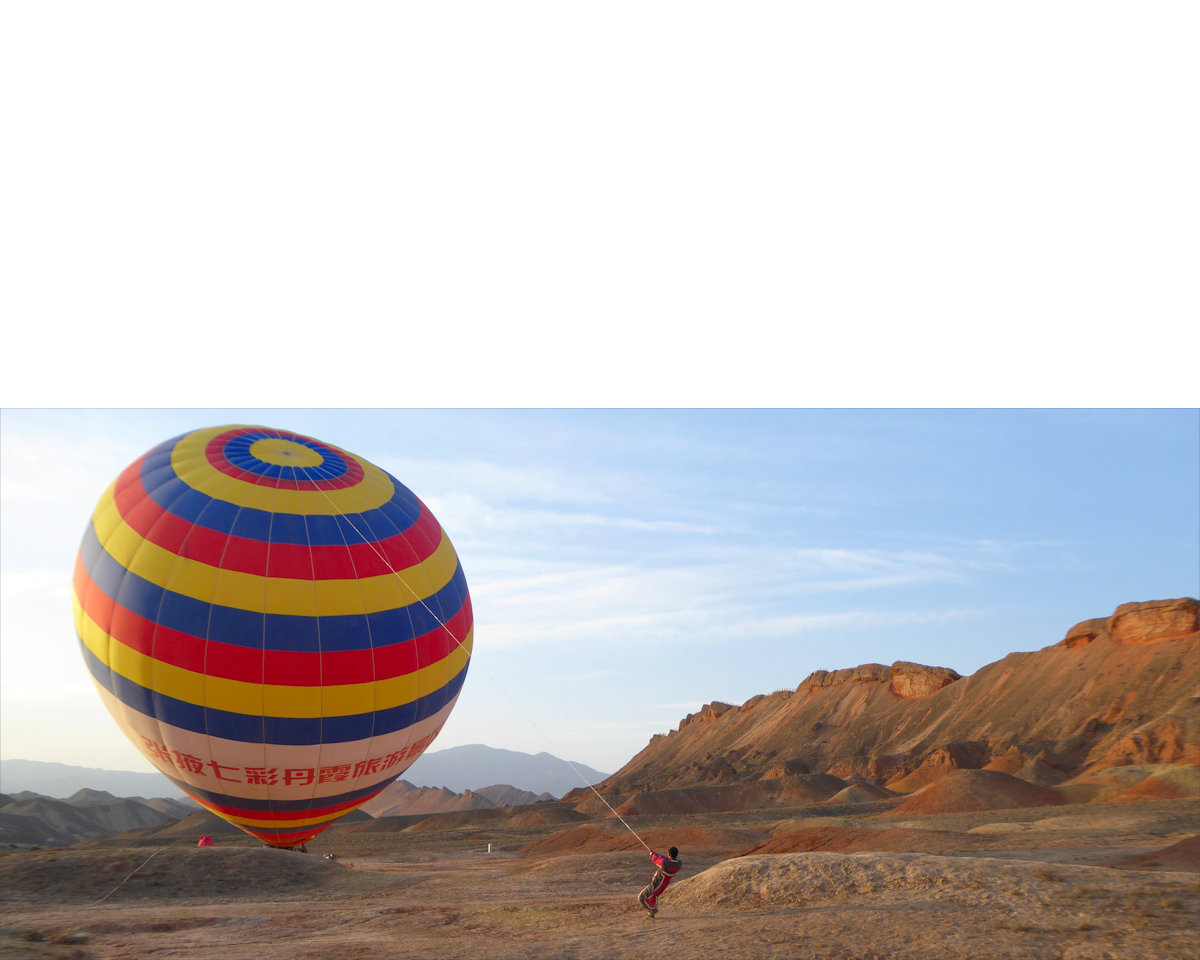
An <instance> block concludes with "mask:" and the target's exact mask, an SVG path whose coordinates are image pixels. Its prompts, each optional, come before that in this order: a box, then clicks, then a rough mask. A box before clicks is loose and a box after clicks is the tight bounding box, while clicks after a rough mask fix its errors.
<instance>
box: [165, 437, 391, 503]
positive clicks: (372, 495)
mask: <svg viewBox="0 0 1200 960" xmlns="http://www.w3.org/2000/svg"><path fill="white" fill-rule="evenodd" d="M237 429H240V428H238V427H230V426H225V427H209V428H208V429H206V430H196V431H195V432H193V433H189V434H188V435H187V436H185V437H183V438H182V439H181V440H180V441H179V442H178V443H177V444H176V445H175V447H174V449H172V451H171V466H172V468H173V469H174V470H175V473H176V475H178V476H179V478H180V479H181V480H183V481H184V482H185V483H187V484H189V485H190V486H193V487H198V488H201V489H203V490H204V491H205V492H206V493H208V494H210V495H211V496H214V497H217V498H219V499H221V500H224V501H226V502H227V503H232V504H233V505H234V506H238V507H250V508H252V509H255V510H266V511H269V512H278V511H279V509H280V508H279V500H278V498H277V496H276V494H277V493H284V492H287V493H293V494H295V495H296V500H295V501H294V512H296V513H300V514H306V515H310V516H317V515H320V516H338V515H342V514H355V513H364V512H366V511H368V510H375V509H378V508H379V507H381V506H383V505H384V504H385V503H387V502H388V501H389V500H390V499H391V498H392V495H393V494H394V493H395V487H394V486H393V485H392V481H391V479H389V477H388V475H387V474H386V473H384V472H383V471H382V470H380V469H379V468H378V467H377V466H375V465H374V464H372V463H370V462H369V461H366V460H360V459H359V458H357V457H354V456H351V455H350V454H348V453H346V451H345V450H342V449H341V448H340V447H335V446H334V445H333V444H331V443H330V444H325V446H327V447H329V448H330V449H331V450H335V451H336V452H337V453H338V455H339V456H341V457H343V458H344V459H346V460H347V461H348V462H349V461H353V462H356V463H357V464H358V465H359V466H360V467H362V470H363V478H362V480H361V481H359V482H358V483H357V484H355V485H354V486H351V487H338V488H335V489H330V490H288V491H284V490H277V489H276V488H275V487H272V486H269V485H265V484H256V483H244V482H242V481H239V480H236V479H234V478H233V477H230V476H229V475H228V474H225V473H222V472H221V471H220V470H218V469H217V468H216V467H214V466H213V465H212V464H211V463H209V462H208V457H207V454H206V453H205V448H206V447H207V446H208V443H209V441H210V440H212V439H213V438H214V437H218V436H220V435H221V434H223V433H227V432H228V431H230V430H237ZM228 481H232V483H228ZM215 482H219V484H220V486H219V488H216V487H214V486H213V484H214V483H215ZM217 489H220V491H221V492H220V493H217V492H216V490H217ZM289 509H293V505H292V504H289Z"/></svg>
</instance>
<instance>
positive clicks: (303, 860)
mask: <svg viewBox="0 0 1200 960" xmlns="http://www.w3.org/2000/svg"><path fill="white" fill-rule="evenodd" d="M881 812H882V809H881V807H880V806H879V805H878V804H858V805H844V806H841V807H830V806H828V805H824V806H823V807H821V808H820V809H819V810H814V808H812V807H809V808H797V809H794V810H783V809H778V810H771V811H758V812H754V813H741V814H726V815H717V814H707V815H698V814H697V815H688V816H679V817H668V816H661V815H660V816H654V817H642V818H633V819H632V820H631V821H630V822H631V824H632V826H633V827H634V829H636V830H637V831H638V833H639V834H641V835H642V836H643V837H644V838H645V839H646V840H647V842H649V843H650V844H651V845H652V846H654V847H656V848H661V847H665V846H668V845H670V844H672V843H674V844H676V845H677V846H679V847H680V849H681V857H682V859H683V860H684V871H683V873H682V874H681V879H680V880H678V881H677V882H676V883H675V884H674V885H673V886H672V888H671V890H670V891H669V893H668V894H667V895H666V896H665V897H664V898H663V900H662V903H661V910H660V912H659V914H658V917H657V918H656V919H650V918H649V917H648V916H647V915H646V914H645V913H644V912H643V911H642V910H640V908H639V907H638V906H637V904H636V895H637V892H638V890H639V889H640V888H641V887H642V886H643V885H644V884H645V883H646V882H647V880H648V879H649V877H650V873H651V871H652V868H651V866H650V864H649V862H648V858H647V855H646V852H645V850H644V849H643V848H642V847H641V846H640V844H639V842H638V841H637V839H635V838H634V837H633V836H632V835H631V834H630V833H629V832H627V831H626V830H625V829H624V828H623V827H621V825H620V824H619V823H613V822H598V821H597V822H593V823H590V824H584V825H582V826H575V825H566V826H564V824H563V823H561V822H550V821H552V820H553V818H551V817H547V818H546V820H547V822H546V823H544V824H540V825H539V824H538V823H537V822H536V821H537V817H529V816H525V817H523V819H522V820H520V821H519V822H517V823H513V822H512V821H509V822H508V823H495V822H487V823H477V824H474V825H472V824H471V823H470V822H469V821H467V822H462V821H460V822H458V823H457V824H456V826H455V827H454V828H453V829H447V830H445V831H443V832H441V833H439V832H437V831H434V830H431V829H430V827H429V822H428V821H427V822H426V824H425V825H424V828H423V829H422V830H420V831H413V830H409V831H400V832H396V833H378V832H375V833H368V832H355V831H352V830H350V829H341V828H335V829H333V830H331V831H327V832H326V833H325V834H323V835H322V836H321V837H319V838H317V840H316V841H314V842H313V843H312V844H311V845H310V853H309V854H307V855H306V854H300V853H292V852H286V851H276V850H268V849H264V848H262V847H261V846H258V845H256V844H255V843H254V842H253V841H251V840H250V839H249V838H245V839H234V838H228V839H225V838H218V843H217V846H215V847H211V848H204V849H197V848H195V847H194V846H191V841H181V842H179V843H178V844H176V845H173V846H168V847H161V846H140V847H122V846H116V845H114V846H109V847H104V846H90V847H83V846H80V847H76V848H70V849H65V850H40V851H32V852H29V851H19V852H6V853H3V854H2V855H0V908H2V914H0V927H3V931H2V932H0V957H3V958H4V960H33V958H36V960H45V958H73V960H102V958H135V957H136V958H163V960H169V958H180V960H185V958H186V960H200V958H214V960H216V958H220V960H310V958H311V960H317V958H321V960H324V958H329V960H334V958H336V960H347V958H355V960H357V958H363V960H376V958H379V960H383V958H388V960H398V958H408V957H436V958H440V960H471V958H491V960H518V958H520V960H526V958H556V960H558V958H562V960H567V958H595V960H600V958H613V960H620V958H634V957H636V958H638V960H642V958H644V957H645V956H647V954H648V953H655V952H664V953H669V955H670V956H671V957H672V958H673V960H690V958H697V960H699V958H703V960H713V958H727V960H759V958H764V960H765V958H775V957H779V958H789V960H804V958H829V960H835V958H836V960H867V958H877V960H883V958H887V960H907V958H912V960H916V958H929V960H935V958H936V960H955V958H962V960H968V958H969V960H991V958H995V960H1012V958H1025V957H1029V958H1043V957H1044V958H1063V960H1092V958H1129V960H1157V958H1163V960H1167V958H1170V960H1180V958H1186V957H1194V956H1197V947H1196V945H1197V943H1200V856H1198V853H1200V851H1198V848H1197V843H1200V841H1197V840H1196V839H1194V838H1195V837H1196V835H1197V834H1200V801H1197V800H1195V799H1177V800H1150V801H1142V802H1133V803H1108V804H1091V805H1074V806H1054V807H1042V808H1023V809H1007V810H992V811H983V812H976V813H970V814H967V813H958V814H943V815H938V816H925V817H913V818H909V819H904V818H898V817H894V816H893V817H880V816H879V814H880V813H881ZM531 821H532V822H531ZM771 842H774V843H775V846H774V847H773V848H770V849H773V850H774V851H775V852H763V851H764V850H767V849H769V847H768V846H767V845H768V844H770V843H771ZM489 843H491V844H492V852H491V853H488V852H487V845H488V844H489ZM748 851H749V852H748ZM331 852H333V853H337V854H338V856H339V861H338V862H336V863H335V862H331V861H327V860H325V859H324V858H323V854H325V853H331ZM744 852H746V855H745V856H737V855H738V854H741V853H744ZM351 864H353V865H352V866H351Z"/></svg>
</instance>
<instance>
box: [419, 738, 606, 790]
mask: <svg viewBox="0 0 1200 960" xmlns="http://www.w3.org/2000/svg"><path fill="white" fill-rule="evenodd" d="M402 776H403V778H404V779H405V780H407V781H408V782H409V783H411V784H412V785H413V786H415V787H445V788H446V789H447V790H452V791H454V792H455V793H462V792H463V791H466V790H474V791H478V790H480V789H482V788H483V787H489V786H493V785H495V784H507V785H508V786H511V787H516V788H517V789H518V790H527V791H529V792H530V793H534V794H543V793H549V794H552V795H553V796H554V797H556V798H557V797H561V796H562V795H563V794H564V793H567V792H568V791H569V790H574V789H575V788H576V787H586V786H587V785H588V784H592V783H599V782H600V781H601V780H603V779H604V778H605V777H607V776H608V774H607V773H601V772H600V771H599V770H593V769H592V768H591V767H589V766H587V765H586V764H582V763H578V762H575V761H571V762H570V763H568V762H567V761H566V760H562V759H560V758H559V757H556V756H554V755H552V754H549V753H544V752H543V753H538V754H529V753H520V752H518V751H516V750H499V749H497V748H495V747H485V746H484V745H483V744H481V743H472V744H468V745H466V746H463V747H449V748H448V749H446V750H434V751H432V752H430V753H426V754H424V755H423V756H422V757H421V758H420V759H419V760H417V762H416V763H414V764H413V765H412V766H411V767H409V768H408V769H407V770H405V771H404V773H403V774H402Z"/></svg>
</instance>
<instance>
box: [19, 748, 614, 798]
mask: <svg viewBox="0 0 1200 960" xmlns="http://www.w3.org/2000/svg"><path fill="white" fill-rule="evenodd" d="M606 776H608V774H606V773H601V772H600V771H598V770H593V769H592V768H591V767H589V766H586V765H585V764H582V763H567V762H566V761H565V760H560V759H559V758H558V757H555V756H552V755H551V754H549V753H539V754H536V755H534V754H529V753H520V752H518V751H516V750H500V749H497V748H495V747H486V746H484V745H483V744H470V745H469V746H464V747H450V748H449V749H447V750H436V751H433V752H432V753H427V754H425V755H424V756H422V757H421V758H420V759H419V760H418V761H417V762H416V763H414V764H413V765H412V766H411V767H409V768H408V770H406V771H405V772H404V774H403V777H404V779H405V780H407V781H408V782H409V783H410V784H412V785H413V786H415V787H443V788H445V789H446V790H448V791H452V792H454V793H464V792H466V791H475V792H476V793H478V792H479V791H481V790H484V788H490V787H496V786H497V785H499V786H502V787H509V788H514V792H515V793H516V794H524V793H528V794H531V795H533V796H536V797H540V796H542V795H545V794H549V795H551V796H553V797H561V796H562V795H563V794H564V793H566V792H567V791H568V790H573V789H574V788H576V787H581V786H586V785H587V784H589V783H599V782H600V781H601V780H603V779H604V778H605V777H606ZM81 790H90V791H94V792H95V791H99V792H102V793H107V794H111V795H112V796H113V797H136V798H139V799H140V798H145V797H164V798H170V799H175V800H184V799H185V794H183V793H182V792H181V791H180V790H179V789H178V788H176V787H175V785H174V784H173V783H171V781H170V780H168V779H167V778H166V777H164V776H162V774H158V773H135V772H132V771H128V770H102V769H99V768H96V767H75V766H71V765H70V764H66V763H46V762H43V761H40V760H0V793H4V794H8V795H10V796H12V795H14V794H20V793H22V792H30V793H36V794H40V795H41V796H43V797H51V798H56V799H65V798H67V797H72V796H74V795H75V794H77V793H78V792H79V791H81ZM523 799H524V798H523Z"/></svg>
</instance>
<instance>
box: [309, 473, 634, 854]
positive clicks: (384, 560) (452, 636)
mask: <svg viewBox="0 0 1200 960" xmlns="http://www.w3.org/2000/svg"><path fill="white" fill-rule="evenodd" d="M317 489H319V490H320V491H321V495H322V496H323V497H324V498H325V501H326V503H328V504H329V506H330V507H331V508H332V509H333V510H334V512H335V513H336V514H337V515H338V516H339V517H341V518H342V519H343V520H345V521H346V524H347V525H348V526H349V527H350V529H352V530H353V531H354V532H355V533H356V534H358V536H359V537H360V538H361V539H362V542H363V543H364V544H366V545H367V546H368V547H370V548H371V550H373V551H374V552H375V555H376V556H377V557H378V558H379V560H380V562H381V563H383V565H384V566H385V567H387V569H388V570H390V571H391V573H392V576H394V577H395V578H396V579H397V580H398V581H399V582H400V583H401V584H403V586H404V589H406V590H407V591H408V592H409V593H411V594H412V595H413V597H414V598H415V599H416V601H417V602H418V603H419V604H421V606H422V607H424V608H425V609H426V610H427V611H428V612H429V614H430V616H432V617H433V619H434V620H436V621H437V622H438V624H439V625H440V626H441V628H442V629H443V630H444V631H445V632H446V634H447V635H448V636H449V637H450V639H452V640H453V641H454V642H455V644H457V645H458V647H459V648H460V649H462V650H464V651H465V652H466V654H467V657H468V659H470V657H471V651H470V650H467V649H466V644H465V643H464V642H463V640H461V639H459V638H458V637H457V636H455V634H454V631H453V630H451V629H450V628H449V627H448V626H446V623H445V621H444V620H442V618H441V617H440V616H439V615H438V613H437V612H436V611H435V610H434V609H433V607H431V606H430V605H429V604H428V603H426V602H425V598H424V597H422V596H420V595H419V594H418V593H417V591H416V590H414V589H413V588H412V587H411V586H409V584H408V583H407V581H405V579H404V577H402V576H401V575H400V572H399V571H398V570H395V569H394V568H393V567H392V565H391V563H390V562H389V561H388V559H387V557H385V556H384V555H383V551H381V550H380V549H379V547H378V546H377V545H376V544H375V543H374V542H373V541H370V540H368V539H367V538H366V537H365V536H363V533H362V531H361V530H359V529H358V527H357V526H356V525H355V523H354V521H353V520H352V519H351V518H350V517H349V516H348V515H347V514H346V513H344V512H343V511H342V510H341V509H339V508H338V506H337V504H336V503H334V502H333V500H332V499H331V498H330V496H329V495H328V494H327V493H326V492H325V490H324V489H323V488H320V487H318V488H317ZM439 526H440V524H439ZM442 535H443V536H445V535H446V534H445V531H444V530H443V531H442ZM478 666H479V669H480V670H482V671H483V673H484V675H485V676H486V677H487V678H488V679H489V680H490V681H491V682H492V683H493V685H495V687H496V689H497V690H499V691H500V692H501V693H502V694H504V697H505V699H507V700H508V702H509V703H511V704H512V705H513V707H514V708H515V709H516V711H517V712H518V713H519V714H521V716H522V717H524V718H525V720H526V721H527V722H528V723H529V725H530V726H531V727H533V729H534V730H536V731H537V732H538V734H539V735H540V736H541V737H542V739H543V740H545V741H546V743H547V744H549V745H550V748H551V750H553V751H554V755H555V756H556V757H557V758H558V759H559V760H561V761H562V762H563V763H565V764H566V765H567V766H568V767H570V768H571V770H572V771H573V772H574V773H575V775H576V776H577V777H579V780H580V782H581V783H582V784H583V785H584V786H585V787H587V788H588V789H589V790H591V791H592V793H594V794H595V795H596V796H597V797H599V799H600V802H601V803H603V804H604V805H605V806H606V807H608V809H609V810H610V811H611V812H612V815H613V816H614V817H616V818H617V819H618V820H620V821H621V823H622V824H624V826H625V829H626V830H628V831H629V832H630V833H632V834H633V835H634V837H635V838H636V839H637V841H638V843H640V844H641V845H642V846H643V847H645V848H646V849H647V850H650V845H649V844H648V843H646V841H645V840H643V839H642V837H641V835H640V834H639V833H638V832H637V831H636V830H634V829H633V827H631V826H630V825H629V821H627V820H626V819H625V818H624V817H622V816H621V815H620V814H619V813H617V811H616V809H615V808H614V807H613V805H612V804H611V803H609V802H608V801H607V800H606V799H605V798H604V795H603V794H602V793H600V791H599V790H597V789H596V788H595V786H594V785H593V784H591V783H589V782H588V780H587V778H586V777H585V776H583V774H582V773H580V771H579V769H578V768H577V767H576V766H575V764H573V763H572V762H571V761H570V760H567V759H566V758H565V757H562V756H559V750H558V748H557V747H556V746H555V745H554V742H553V741H552V740H551V739H550V737H549V736H547V735H546V733H545V731H543V730H542V729H541V727H539V726H538V725H537V724H536V723H534V722H533V719H532V718H531V717H530V716H529V714H527V713H526V712H525V711H524V710H522V709H521V706H520V704H518V703H517V701H516V700H514V699H513V697H512V695H511V694H509V692H508V691H507V690H506V689H505V688H504V686H503V684H501V683H500V681H499V680H497V679H496V678H495V676H493V675H492V673H491V672H490V671H489V670H488V669H487V668H486V667H484V666H483V665H482V664H479V665H478ZM650 852H651V853H653V851H652V850H650Z"/></svg>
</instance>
